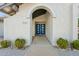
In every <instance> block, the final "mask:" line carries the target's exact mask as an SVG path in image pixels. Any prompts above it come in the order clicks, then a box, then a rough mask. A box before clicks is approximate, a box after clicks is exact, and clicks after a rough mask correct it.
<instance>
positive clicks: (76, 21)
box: [72, 4, 79, 40]
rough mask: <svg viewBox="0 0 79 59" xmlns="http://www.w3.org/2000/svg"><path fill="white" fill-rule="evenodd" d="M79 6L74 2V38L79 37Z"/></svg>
mask: <svg viewBox="0 0 79 59" xmlns="http://www.w3.org/2000/svg"><path fill="white" fill-rule="evenodd" d="M78 6H79V4H73V20H72V21H73V22H72V24H73V25H72V26H73V28H72V30H73V33H72V34H73V35H72V39H73V40H75V39H78Z"/></svg>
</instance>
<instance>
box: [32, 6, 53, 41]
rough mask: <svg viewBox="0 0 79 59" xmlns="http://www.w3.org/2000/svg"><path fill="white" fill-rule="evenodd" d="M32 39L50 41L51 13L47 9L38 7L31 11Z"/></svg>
mask: <svg viewBox="0 0 79 59" xmlns="http://www.w3.org/2000/svg"><path fill="white" fill-rule="evenodd" d="M31 17H32V26H31V27H32V31H31V32H32V39H33V40H34V39H35V37H37V36H39V37H45V38H46V39H48V40H49V41H50V39H51V35H52V32H53V31H52V26H53V23H52V12H51V10H50V9H49V8H47V7H44V6H38V7H36V8H35V9H33V11H32V16H31ZM51 40H52V39H51Z"/></svg>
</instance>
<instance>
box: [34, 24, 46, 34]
mask: <svg viewBox="0 0 79 59" xmlns="http://www.w3.org/2000/svg"><path fill="white" fill-rule="evenodd" d="M35 34H36V35H45V24H36V25H35Z"/></svg>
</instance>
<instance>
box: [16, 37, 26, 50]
mask: <svg viewBox="0 0 79 59" xmlns="http://www.w3.org/2000/svg"><path fill="white" fill-rule="evenodd" d="M25 43H26V41H25V40H24V39H19V38H18V39H16V40H15V46H16V47H17V48H18V49H21V48H23V47H24V45H25Z"/></svg>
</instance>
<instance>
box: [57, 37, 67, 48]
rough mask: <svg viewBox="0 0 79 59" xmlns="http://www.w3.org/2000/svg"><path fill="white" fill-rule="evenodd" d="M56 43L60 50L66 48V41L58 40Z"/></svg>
mask: <svg viewBox="0 0 79 59" xmlns="http://www.w3.org/2000/svg"><path fill="white" fill-rule="evenodd" d="M56 43H57V45H58V47H60V48H62V49H66V48H67V47H68V41H67V40H65V39H63V38H59V39H58V40H57V42H56Z"/></svg>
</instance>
